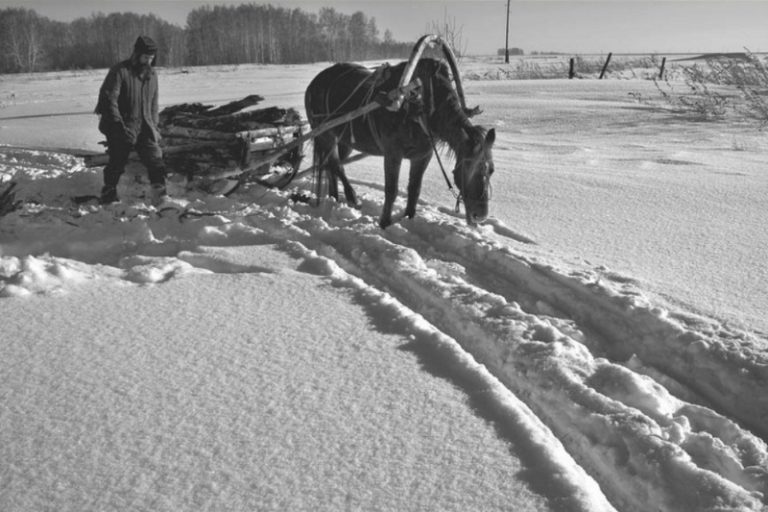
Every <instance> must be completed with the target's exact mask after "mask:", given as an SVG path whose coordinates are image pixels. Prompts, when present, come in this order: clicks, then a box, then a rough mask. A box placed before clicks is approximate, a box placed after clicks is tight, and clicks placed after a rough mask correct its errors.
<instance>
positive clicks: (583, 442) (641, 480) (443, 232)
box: [0, 190, 768, 512]
mask: <svg viewBox="0 0 768 512" xmlns="http://www.w3.org/2000/svg"><path fill="white" fill-rule="evenodd" d="M57 201H59V202H58V203H57ZM193 204H194V205H196V207H199V208H200V209H201V210H205V211H206V212H208V213H211V215H204V216H186V217H184V218H181V217H179V218H172V217H161V216H157V215H155V216H153V215H150V214H147V213H146V212H145V211H143V210H140V209H139V210H131V209H130V208H128V209H127V210H126V209H123V210H121V211H117V210H116V209H99V210H94V211H88V210H82V209H81V210H78V213H77V215H75V216H72V215H71V214H72V212H71V211H69V210H67V209H66V207H65V206H64V203H63V202H62V200H61V199H49V202H48V204H47V207H42V206H41V207H39V208H38V209H37V210H35V211H32V210H26V211H23V212H20V213H14V214H12V215H10V216H8V218H7V219H6V222H5V224H4V226H3V231H4V234H3V233H0V234H2V235H3V238H4V239H8V240H15V242H11V243H8V244H5V243H4V244H3V251H4V254H2V255H0V262H2V265H0V296H5V297H13V296H21V295H25V294H30V293H60V292H65V291H66V288H67V287H68V286H80V285H82V283H83V282H87V281H88V280H89V279H96V278H99V277H101V278H103V277H105V276H106V277H108V278H111V279H115V280H122V281H125V282H128V283H138V284H147V283H162V282H164V281H167V280H168V279H173V278H178V277H183V276H184V275H188V274H190V273H197V272H260V271H263V270H264V269H260V268H256V267H237V268H235V267H229V266H227V265H222V264H221V263H215V260H214V259H211V258H209V257H207V256H206V253H207V251H210V248H211V247H216V246H218V247H227V246H234V245H246V244H249V243H264V242H265V241H270V242H272V243H274V244H276V246H277V247H278V248H279V249H281V250H283V251H284V252H286V253H287V254H289V255H291V256H293V257H295V258H299V259H301V260H302V262H303V263H302V265H301V267H300V268H301V269H302V270H304V271H307V272H312V273H317V274H321V275H326V276H328V278H329V279H330V280H332V281H333V282H335V283H336V284H341V285H343V286H346V287H349V288H352V289H355V290H356V291H357V292H358V293H360V294H362V295H363V296H364V297H365V301H366V302H367V304H368V305H369V307H370V308H372V309H377V310H386V311H387V312H388V313H387V315H388V318H390V319H391V320H392V321H396V322H398V323H402V324H404V325H405V326H406V330H408V331H410V332H413V333H418V335H419V336H420V337H421V338H423V339H427V340H430V341H429V342H430V343H433V344H435V345H437V346H440V347H442V349H444V350H447V351H449V352H450V353H451V354H452V358H453V360H455V361H457V365H458V366H459V367H461V368H463V370H461V371H472V372H480V373H482V374H483V375H484V377H483V378H485V379H486V380H487V382H488V383H489V384H488V386H489V388H490V389H491V390H492V392H493V393H494V394H495V396H496V397H497V400H498V401H499V403H500V404H502V405H500V407H506V410H507V411H510V412H509V414H511V415H513V416H515V419H514V422H516V423H517V424H523V425H526V426H525V427H522V428H527V429H529V430H530V431H535V430H536V429H541V428H543V427H544V426H545V427H546V428H545V429H544V430H545V431H547V430H546V429H548V431H547V433H546V434H544V435H545V436H549V438H551V439H550V440H549V441H547V442H542V443H541V446H542V448H541V450H542V453H543V452H547V455H546V456H545V457H546V458H548V459H549V460H552V461H555V462H553V466H557V467H558V468H559V469H557V470H556V471H560V472H561V473H562V479H563V484H562V485H563V487H564V488H567V489H578V490H579V491H575V495H576V496H577V498H575V499H574V500H573V503H572V505H573V506H572V509H574V510H612V509H613V507H616V509H619V510H623V511H646V510H663V511H670V512H671V511H698V512H701V511H724V510H734V511H735V510H764V509H765V507H766V503H768V498H767V496H768V448H767V447H766V443H765V441H764V439H765V438H766V437H768V430H766V427H765V425H768V421H766V420H768V398H766V397H765V396H760V395H759V394H756V393H754V390H755V389H765V385H766V381H767V380H768V361H766V356H765V353H764V352H761V347H764V346H765V340H762V339H760V338H758V337H757V335H755V334H751V333H743V332H738V331H735V330H732V329H729V328H728V327H727V326H723V325H720V324H719V323H718V322H716V321H714V320H711V319H705V318H698V317H695V316H693V315H690V314H687V313H685V312H683V311H670V310H664V309H662V308H660V307H658V306H654V305H652V304H650V302H649V301H648V300H647V299H645V298H644V297H643V295H642V293H641V292H640V291H639V290H637V289H636V287H635V286H633V285H632V283H631V282H629V280H627V279H625V278H623V277H622V276H617V275H613V274H611V273H609V272H605V271H604V270H601V269H587V268H578V267H574V266H568V265H566V264H564V263H563V262H552V261H548V260H547V258H546V257H545V256H543V255H542V254H540V253H539V252H537V251H536V249H535V247H534V246H532V244H531V241H530V240H528V239H527V238H525V237H522V236H519V237H518V236H516V235H515V234H514V232H512V231H511V230H509V229H507V228H505V227H504V226H501V225H500V224H498V223H494V224H489V225H485V226H481V227H480V228H477V229H472V228H468V227H467V226H465V225H464V224H463V223H462V221H461V220H460V219H457V218H453V217H451V216H448V215H445V214H444V213H443V212H441V211H440V210H439V209H436V208H434V207H432V206H430V205H428V204H425V205H422V207H421V210H420V216H419V217H417V218H416V219H413V220H409V221H402V222H400V223H398V224H395V225H393V226H392V227H391V228H389V229H387V230H386V231H382V230H380V229H379V228H378V227H377V225H376V217H377V215H378V212H379V211H380V202H379V201H378V200H375V199H371V198H369V197H367V196H363V204H362V205H361V208H360V209H359V210H357V209H352V208H349V207H347V206H345V205H340V204H336V203H335V202H333V201H324V202H322V203H321V204H320V205H319V206H316V207H315V206H309V205H306V204H301V203H293V202H291V201H289V199H288V197H287V196H286V195H285V194H282V193H279V192H264V191H263V190H262V191H250V192H248V191H246V192H243V193H241V194H240V195H238V196H236V197H234V198H232V199H224V198H203V199H198V200H197V202H195V203H193ZM57 205H58V206H57ZM32 240H34V242H30V241H32ZM737 348H738V350H737ZM763 350H764V349H763ZM473 359H474V360H475V361H477V363H480V364H481V365H482V366H479V365H477V364H476V363H473V362H472V360H473ZM755 395H757V396H755ZM513 403H514V405H511V404H513ZM503 404H507V405H506V406H505V405H503ZM523 404H524V405H523ZM740 425H746V426H747V427H748V428H750V429H752V431H753V432H751V431H750V430H747V429H746V428H744V427H742V426H740ZM759 436H762V439H761V437H759ZM552 439H554V440H555V441H554V442H552ZM570 457H572V458H573V460H575V461H576V462H577V463H578V465H579V466H580V468H579V467H576V469H574V467H573V466H569V463H568V462H567V460H568V459H569V458H570ZM598 486H599V487H598ZM563 492H564V494H567V493H566V492H565V491H563ZM603 493H604V496H605V497H607V500H608V501H606V500H605V498H604V497H603ZM609 502H610V503H609Z"/></svg>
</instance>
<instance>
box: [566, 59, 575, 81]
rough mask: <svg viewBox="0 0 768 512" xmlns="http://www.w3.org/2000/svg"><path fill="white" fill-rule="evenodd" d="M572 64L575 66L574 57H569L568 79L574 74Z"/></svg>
mask: <svg viewBox="0 0 768 512" xmlns="http://www.w3.org/2000/svg"><path fill="white" fill-rule="evenodd" d="M574 66H575V59H574V58H573V57H571V63H570V66H569V68H568V78H569V79H573V77H574V75H575V74H576V71H575V68H574Z"/></svg>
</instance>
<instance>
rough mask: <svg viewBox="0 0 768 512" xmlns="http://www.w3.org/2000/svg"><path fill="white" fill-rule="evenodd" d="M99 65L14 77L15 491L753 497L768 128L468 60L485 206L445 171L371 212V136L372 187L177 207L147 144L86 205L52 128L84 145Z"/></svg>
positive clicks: (378, 506)
mask: <svg viewBox="0 0 768 512" xmlns="http://www.w3.org/2000/svg"><path fill="white" fill-rule="evenodd" d="M482 65H486V64H483V63H473V62H463V63H462V66H465V67H467V68H469V67H471V66H482ZM323 67H324V65H323V64H316V65H306V66H282V67H269V66H236V67H235V66H229V67H226V66H225V67H216V68H189V69H185V70H172V69H167V70H161V75H160V86H161V100H162V101H163V102H164V103H166V104H172V103H179V102H184V101H201V102H224V101H228V100H233V99H238V98H241V97H243V96H244V95H246V94H253V93H256V94H260V95H262V96H264V97H265V98H266V101H265V105H271V104H274V105H278V106H282V107H294V108H297V109H301V108H302V95H303V90H304V87H305V86H306V84H307V83H309V80H310V79H311V78H312V76H314V74H315V73H317V72H318V71H319V70H320V69H322V68H323ZM103 73H104V70H94V71H85V72H77V73H69V72H67V73H51V74H44V75H26V76H2V77H0V81H1V82H2V91H3V92H2V93H0V105H2V108H1V109H0V144H5V145H7V147H5V148H2V147H0V177H2V179H3V180H9V179H13V180H14V181H16V182H17V183H18V184H19V185H18V195H19V198H21V199H24V200H25V205H24V208H23V209H22V210H20V211H17V212H14V213H12V214H9V215H7V216H5V217H2V218H0V315H2V318H3V329H2V331H1V332H0V369H1V370H0V381H1V383H2V385H1V386H0V390H2V391H0V460H2V463H0V509H2V510H4V511H26V510H38V509H55V510H73V511H74V510H78V511H82V510H341V509H344V510H457V511H458V510H521V511H524V510H530V511H542V510H552V511H565V510H567V511H585V512H594V511H612V510H617V511H647V510H661V511H675V512H677V511H697V512H698V511H725V510H733V511H736V510H738V511H746V510H766V508H767V507H766V504H768V494H767V493H768V448H767V447H766V443H765V440H766V439H767V438H768V428H767V427H766V425H768V398H767V397H766V396H765V393H763V392H762V390H764V389H765V387H766V383H767V382H768V356H767V354H766V350H767V349H768V345H767V344H766V332H768V321H766V318H765V311H766V310H767V308H766V306H768V292H767V291H766V287H765V283H766V266H765V261H768V243H766V242H767V241H768V240H767V238H768V230H766V229H765V220H766V217H765V211H764V205H765V197H766V194H767V193H768V179H766V174H765V171H764V169H765V166H766V163H768V156H766V152H765V141H764V140H763V139H764V134H762V133H761V132H759V131H758V130H757V129H756V128H755V127H754V126H749V125H744V124H741V123H739V122H737V121H735V120H730V121H723V122H717V123H713V122H709V123H703V122H692V121H690V120H687V119H682V118H680V117H676V116H673V115H672V114H670V113H669V112H668V111H666V110H665V109H663V108H661V107H659V108H654V107H653V106H650V105H640V104H638V103H636V102H634V101H633V100H632V98H631V97H630V96H629V93H630V92H642V93H645V94H650V93H651V92H652V91H653V90H654V88H653V85H652V83H650V82H648V81H646V80H639V79H615V78H614V79H611V80H603V81H598V80H594V79H585V80H573V81H569V80H557V79H556V80H524V81H508V80H504V81H501V80H497V81H470V80H467V81H465V82H464V88H465V90H466V92H467V99H468V103H469V104H470V105H475V104H479V105H480V106H481V107H482V108H483V114H482V115H480V116H479V117H478V118H477V119H476V122H478V123H480V124H484V125H486V126H489V127H491V126H492V127H495V128H496V131H497V142H496V146H495V148H494V160H495V164H496V169H497V171H496V174H495V175H494V178H493V199H492V204H491V208H492V218H491V219H490V220H489V221H487V222H485V223H484V224H483V225H481V226H479V227H475V228H472V227H469V226H467V225H466V224H465V223H464V221H463V219H462V216H461V215H457V214H456V213H454V211H453V200H452V198H451V196H450V193H449V192H448V191H447V190H446V188H445V185H444V183H443V182H442V176H441V175H440V173H439V171H438V169H437V167H436V165H433V167H432V168H430V170H429V171H428V175H427V177H426V178H425V184H424V187H423V193H422V202H421V204H420V205H419V209H418V210H417V217H416V218H415V219H413V220H401V221H400V222H398V223H396V224H395V225H393V226H391V227H390V228H388V229H387V230H384V231H382V230H381V229H379V228H378V227H377V217H378V215H379V213H380V210H381V206H382V202H383V191H382V176H381V174H382V171H381V160H380V159H378V158H368V159H365V160H362V161H360V162H357V163H355V164H352V166H350V176H351V177H352V179H353V182H354V184H355V186H356V188H357V191H358V193H359V194H360V197H361V200H362V201H361V203H362V204H361V206H360V207H359V208H352V207H350V206H348V205H345V204H343V203H335V202H333V201H331V200H325V201H323V202H322V203H321V204H319V205H314V204H305V203H301V202H293V201H291V199H290V197H291V196H290V194H291V193H292V192H294V191H298V192H304V193H308V192H309V190H310V186H311V183H310V181H309V180H304V181H301V182H298V183H297V184H296V189H293V190H288V191H282V192H281V191H275V190H267V189H264V188H262V187H259V186H258V185H252V186H248V187H245V188H243V189H240V190H238V191H237V192H236V193H235V194H233V195H231V196H229V197H217V196H211V195H205V194H203V193H201V192H195V191H185V190H184V187H183V184H182V183H181V182H179V181H174V182H173V183H171V193H172V195H175V196H177V197H183V198H184V199H186V200H188V201H189V203H188V204H189V210H188V211H186V212H185V213H184V214H183V215H180V214H179V213H178V212H174V211H170V212H169V211H157V210H154V209H153V208H151V207H147V206H146V204H145V201H144V198H143V194H144V191H145V189H146V184H145V183H142V181H145V177H144V174H143V172H142V171H141V170H139V169H132V170H130V171H129V173H128V174H127V175H126V176H125V177H124V178H123V182H122V184H121V189H120V193H121V197H122V198H123V201H122V202H121V203H118V204H116V205H114V206H109V207H105V208H94V207H89V206H85V205H81V206H79V207H78V206H74V205H73V204H72V203H71V202H70V201H69V198H70V196H72V195H77V194H93V193H97V191H98V189H99V188H100V185H101V178H100V170H98V169H88V168H85V167H84V166H83V164H82V162H81V160H79V159H78V158H75V157H72V156H68V155H67V154H65V153H64V152H61V151H43V150H41V149H40V148H41V147H48V148H66V147H77V148H83V149H88V150H99V146H98V144H97V143H98V141H99V140H100V135H99V134H98V132H97V131H96V123H95V118H94V117H93V116H92V115H91V114H89V112H90V110H91V108H92V103H93V99H94V97H95V92H96V90H97V89H98V85H99V83H100V81H101V79H102V78H103ZM51 113H55V114H61V115H56V116H53V117H51V116H47V117H45V116H43V115H44V114H51ZM11 146H26V147H33V148H35V149H19V148H13V147H11ZM403 179H405V178H403ZM401 181H402V180H401ZM401 186H404V183H401ZM403 203H404V201H403V200H402V199H401V200H400V201H399V202H398V206H399V208H402V207H403Z"/></svg>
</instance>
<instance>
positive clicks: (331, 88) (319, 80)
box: [304, 62, 373, 127]
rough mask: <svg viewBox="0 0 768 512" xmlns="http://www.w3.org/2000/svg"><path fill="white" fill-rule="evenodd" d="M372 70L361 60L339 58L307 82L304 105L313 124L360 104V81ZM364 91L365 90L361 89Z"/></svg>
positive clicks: (369, 75)
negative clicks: (358, 61) (341, 59)
mask: <svg viewBox="0 0 768 512" xmlns="http://www.w3.org/2000/svg"><path fill="white" fill-rule="evenodd" d="M372 74H373V73H372V72H371V70H369V69H368V68H366V67H365V66H362V65H360V64H354V63H350V62H341V63H338V64H334V65H333V66H330V67H328V68H325V69H324V70H322V71H321V72H320V73H318V74H317V75H316V76H315V78H313V79H312V81H311V82H310V83H309V85H308V86H307V90H306V92H305V93H304V107H305V109H306V111H307V116H308V117H309V123H310V125H312V127H315V126H317V125H319V124H321V123H322V122H323V121H324V120H325V119H326V118H328V117H329V116H331V115H334V116H335V115H340V114H344V113H346V112H348V111H352V110H354V109H355V108H356V107H358V106H359V105H360V103H359V100H358V98H355V97H354V96H359V95H360V94H359V93H360V92H361V89H364V88H362V87H360V85H361V84H362V83H363V82H364V81H365V80H367V79H368V78H370V77H371V75H372ZM363 92H364V91H363Z"/></svg>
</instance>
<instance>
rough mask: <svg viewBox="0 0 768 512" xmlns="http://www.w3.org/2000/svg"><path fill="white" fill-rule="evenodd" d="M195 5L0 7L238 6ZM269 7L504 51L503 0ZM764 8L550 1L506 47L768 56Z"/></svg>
mask: <svg viewBox="0 0 768 512" xmlns="http://www.w3.org/2000/svg"><path fill="white" fill-rule="evenodd" d="M242 3H250V2H247V1H242V0H235V1H221V0H219V1H200V0H153V1H145V0H120V1H114V0H101V1H98V0H68V1H66V0H65V1H62V0H23V1H22V0H0V8H5V7H25V8H28V9H34V10H36V11H37V12H38V13H39V14H41V15H43V16H46V17H48V18H51V19H56V20H62V21H70V20H72V19H75V18H78V17H83V16H86V17H87V16H90V15H91V14H92V13H97V12H103V13H109V12H126V11H133V12H136V13H153V14H155V15H156V16H158V17H160V18H162V19H164V20H167V21H168V22H171V23H174V24H177V25H179V26H184V25H185V23H186V17H187V14H188V13H189V12H190V11H191V10H193V9H196V8H199V7H201V6H204V5H239V4H242ZM255 3H271V4H272V5H275V6H280V7H286V8H301V9H303V10H305V11H317V10H319V9H320V8H321V7H333V8H335V9H336V10H338V11H340V12H344V13H348V14H351V13H353V12H355V11H362V12H363V13H365V14H366V15H367V16H369V17H372V18H375V19H376V24H377V27H378V28H379V31H380V33H381V34H383V33H384V31H385V30H387V29H388V30H390V31H391V32H392V35H393V37H394V38H395V39H396V40H398V41H403V42H409V41H413V42H415V41H416V40H417V39H418V38H419V37H420V36H421V35H423V34H425V33H428V32H430V27H431V26H432V25H433V23H434V22H440V23H442V22H443V21H448V22H450V23H451V24H454V26H455V27H456V28H457V29H458V30H460V34H461V41H462V46H464V48H460V49H459V50H462V51H463V52H464V53H467V54H492V53H495V52H496V50H497V49H499V48H504V46H505V33H506V23H505V17H506V8H507V2H506V1H505V0H463V1H456V0H454V1H442V0H408V1H405V0H387V1H373V0H355V1H349V0H302V1H294V0H273V1H271V2H255ZM767 19H768V1H764V0H753V1H688V0H666V1H642V0H612V1H608V0H605V1H555V0H534V1H515V0H512V1H511V3H510V14H509V25H510V28H509V34H510V35H509V46H510V47H517V48H522V49H523V50H524V51H525V52H526V53H531V52H535V51H538V52H549V51H556V52H562V53H608V52H614V53H655V54H660V53H706V52H737V51H743V50H744V49H745V48H746V49H748V50H750V51H753V52H762V51H768V31H766V30H765V20H767Z"/></svg>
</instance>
